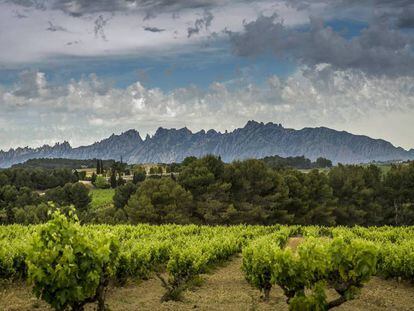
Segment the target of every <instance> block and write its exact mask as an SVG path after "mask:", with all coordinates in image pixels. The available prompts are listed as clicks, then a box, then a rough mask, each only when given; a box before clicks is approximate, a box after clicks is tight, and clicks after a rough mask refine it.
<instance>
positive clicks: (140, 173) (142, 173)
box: [132, 170, 147, 184]
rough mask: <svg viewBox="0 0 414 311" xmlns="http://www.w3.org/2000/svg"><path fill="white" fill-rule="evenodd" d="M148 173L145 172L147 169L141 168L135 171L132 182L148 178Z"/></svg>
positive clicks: (135, 182)
mask: <svg viewBox="0 0 414 311" xmlns="http://www.w3.org/2000/svg"><path fill="white" fill-rule="evenodd" d="M146 176H147V174H146V173H145V170H139V171H136V172H134V175H133V177H132V182H133V183H134V184H138V183H140V182H143V181H144V180H145V178H146Z"/></svg>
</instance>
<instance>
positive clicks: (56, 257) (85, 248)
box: [27, 211, 119, 311]
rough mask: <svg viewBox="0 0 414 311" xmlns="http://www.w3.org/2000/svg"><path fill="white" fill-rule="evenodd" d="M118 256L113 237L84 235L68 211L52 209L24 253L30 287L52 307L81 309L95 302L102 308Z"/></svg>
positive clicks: (76, 310) (79, 310)
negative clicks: (54, 210)
mask: <svg viewBox="0 0 414 311" xmlns="http://www.w3.org/2000/svg"><path fill="white" fill-rule="evenodd" d="M118 257H119V246H118V242H117V241H115V240H114V239H113V238H108V237H105V236H102V234H100V235H99V237H98V236H91V235H86V234H85V232H84V231H83V230H81V227H80V225H79V222H78V220H77V218H76V216H74V214H72V213H70V215H69V218H67V217H66V216H64V215H63V214H61V213H60V212H59V211H56V212H55V213H54V214H53V217H52V220H51V221H50V222H48V223H47V224H46V225H45V226H43V227H41V228H40V231H39V232H38V233H37V234H36V235H35V237H34V240H33V242H32V245H31V248H30V249H29V251H28V254H27V264H28V275H29V279H30V280H31V282H33V285H34V286H33V291H34V293H35V294H36V296H37V297H39V298H42V299H43V300H45V301H46V302H47V303H49V304H50V305H51V306H52V307H53V308H54V309H56V310H65V309H67V308H68V307H70V308H71V309H72V310H74V311H82V310H84V306H85V304H86V303H90V302H98V310H101V311H102V310H104V309H105V288H106V287H107V285H108V283H109V278H110V277H111V276H112V275H114V273H115V267H116V262H117V260H118Z"/></svg>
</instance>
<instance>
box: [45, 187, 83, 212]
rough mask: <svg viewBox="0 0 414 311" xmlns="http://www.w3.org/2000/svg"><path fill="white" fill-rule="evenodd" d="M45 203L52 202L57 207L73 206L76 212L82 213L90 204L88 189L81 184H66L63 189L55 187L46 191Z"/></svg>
mask: <svg viewBox="0 0 414 311" xmlns="http://www.w3.org/2000/svg"><path fill="white" fill-rule="evenodd" d="M45 197H46V200H47V201H53V202H55V203H57V204H59V205H74V206H75V208H76V209H77V210H79V211H80V212H83V211H85V210H86V207H87V206H88V205H89V203H90V202H91V197H90V196H89V189H88V188H87V187H86V186H85V185H84V184H82V183H74V184H70V183H68V184H66V185H65V186H64V187H56V188H54V189H50V190H48V191H46V194H45Z"/></svg>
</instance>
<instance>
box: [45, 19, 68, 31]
mask: <svg viewBox="0 0 414 311" xmlns="http://www.w3.org/2000/svg"><path fill="white" fill-rule="evenodd" d="M48 23H49V27H47V28H46V30H47V31H52V32H55V31H68V30H67V29H66V28H64V27H61V26H58V25H54V24H53V23H52V22H51V21H49V22H48Z"/></svg>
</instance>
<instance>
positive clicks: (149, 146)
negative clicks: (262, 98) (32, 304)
mask: <svg viewBox="0 0 414 311" xmlns="http://www.w3.org/2000/svg"><path fill="white" fill-rule="evenodd" d="M205 154H215V155H220V156H221V157H222V159H223V160H224V161H226V162H231V161H233V160H237V159H240V160H241V159H246V158H263V157H265V156H272V155H279V156H282V157H289V156H302V155H303V156H305V157H307V158H309V159H311V160H315V159H316V158H317V157H325V158H328V159H330V160H332V161H333V162H334V163H338V162H340V163H366V162H371V161H374V160H375V161H389V160H410V159H414V149H410V150H405V149H404V148H402V147H395V146H394V145H393V144H391V143H390V142H388V141H386V140H384V139H374V138H370V137H369V136H366V135H357V134H352V133H349V132H347V131H337V130H334V129H330V128H328V127H315V128H312V127H305V128H302V129H300V130H296V129H291V128H285V127H283V126H282V125H281V124H276V123H272V122H268V123H263V122H257V121H254V120H250V121H248V122H247V123H246V125H245V126H244V127H241V128H237V129H235V130H233V131H231V132H228V131H225V132H224V133H221V132H218V131H216V130H214V129H210V130H207V131H206V130H204V129H203V130H200V131H198V132H195V133H193V132H192V131H191V130H189V129H188V128H187V127H183V128H179V129H176V128H170V129H167V128H164V127H161V126H160V127H159V128H158V129H157V131H156V132H155V134H154V135H153V136H149V135H147V136H146V138H145V139H142V138H141V136H140V134H139V132H138V131H137V130H135V129H130V130H128V131H125V132H123V133H121V134H117V135H116V134H112V135H111V136H109V137H107V138H105V139H102V140H100V141H97V142H95V143H93V144H91V145H86V146H79V147H71V145H70V144H69V143H68V142H67V141H64V142H63V143H56V144H55V145H53V146H50V145H43V146H41V147H37V148H29V147H23V148H21V147H18V148H16V149H10V150H9V151H0V167H9V166H11V165H13V164H17V163H22V162H24V161H26V160H28V159H32V158H58V157H60V158H69V159H91V158H101V159H116V160H119V159H120V158H121V157H122V158H123V159H124V160H125V161H126V162H128V163H146V162H165V163H170V162H180V161H182V160H183V159H184V158H185V157H187V156H203V155H205Z"/></svg>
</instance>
